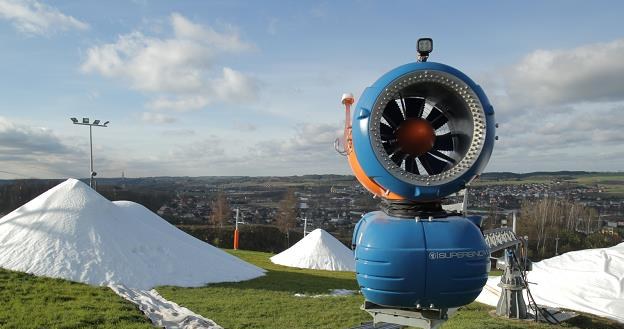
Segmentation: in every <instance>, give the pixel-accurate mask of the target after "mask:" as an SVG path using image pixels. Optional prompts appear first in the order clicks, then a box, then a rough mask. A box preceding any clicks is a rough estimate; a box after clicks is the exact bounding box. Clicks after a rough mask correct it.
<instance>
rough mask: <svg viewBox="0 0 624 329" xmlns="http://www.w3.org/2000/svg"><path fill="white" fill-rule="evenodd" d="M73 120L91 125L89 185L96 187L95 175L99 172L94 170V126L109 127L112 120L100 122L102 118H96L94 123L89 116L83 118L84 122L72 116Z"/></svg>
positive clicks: (74, 122) (83, 124) (76, 123)
mask: <svg viewBox="0 0 624 329" xmlns="http://www.w3.org/2000/svg"><path fill="white" fill-rule="evenodd" d="M71 121H72V123H73V124H75V125H81V126H89V151H90V155H91V157H90V164H91V165H90V167H89V169H90V175H89V186H90V187H91V188H92V189H95V188H96V184H95V176H96V175H97V173H96V172H95V171H94V170H93V127H104V128H106V127H108V126H107V125H108V123H109V122H110V121H106V122H104V124H100V120H95V121H93V122H92V123H90V122H89V118H82V122H80V121H78V119H76V118H71Z"/></svg>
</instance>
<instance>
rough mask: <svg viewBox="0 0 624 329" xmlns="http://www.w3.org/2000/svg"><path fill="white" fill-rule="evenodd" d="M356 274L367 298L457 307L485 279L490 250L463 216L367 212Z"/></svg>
mask: <svg viewBox="0 0 624 329" xmlns="http://www.w3.org/2000/svg"><path fill="white" fill-rule="evenodd" d="M353 240H354V242H355V243H356V249H355V257H356V278H357V281H358V283H359V285H360V287H361V291H362V294H363V295H364V296H365V297H366V299H367V300H369V301H371V302H373V303H376V304H379V305H385V306H391V307H416V306H417V305H421V306H422V307H429V306H430V305H431V304H433V305H434V307H436V308H444V307H455V306H461V305H465V304H468V303H470V302H472V301H473V300H474V299H475V298H476V297H477V296H478V294H479V293H480V292H481V289H482V288H483V286H484V285H485V281H486V280H487V273H488V266H487V264H488V262H489V251H488V249H487V246H486V245H485V241H484V240H483V235H482V234H481V232H480V230H479V228H478V227H477V226H476V225H474V223H472V222H471V221H469V220H468V219H466V218H463V217H448V218H444V219H433V220H432V221H415V220H409V219H399V218H395V217H391V216H388V215H387V214H385V213H383V212H379V211H376V212H371V213H368V214H366V215H365V216H364V217H363V218H362V219H361V221H360V223H358V228H357V230H356V231H355V233H354V237H353Z"/></svg>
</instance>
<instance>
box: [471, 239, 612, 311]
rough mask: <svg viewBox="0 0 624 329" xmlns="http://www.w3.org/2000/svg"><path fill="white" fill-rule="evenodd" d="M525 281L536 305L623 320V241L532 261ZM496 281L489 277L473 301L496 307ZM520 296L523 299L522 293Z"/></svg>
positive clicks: (496, 279) (498, 288) (498, 293)
mask: <svg viewBox="0 0 624 329" xmlns="http://www.w3.org/2000/svg"><path fill="white" fill-rule="evenodd" d="M527 280H528V281H529V282H530V283H531V284H530V285H529V288H530V289H531V294H532V295H533V297H534V298H535V302H536V303H537V304H539V305H545V306H550V307H557V308H565V309H570V310H575V311H579V312H585V313H590V314H594V315H598V316H601V317H606V318H609V319H613V320H616V321H618V322H621V323H624V243H620V244H619V245H617V246H613V247H611V248H602V249H586V250H579V251H572V252H568V253H565V254H563V255H560V256H556V257H553V258H549V259H545V260H543V261H541V262H538V263H535V264H533V271H531V272H528V276H527ZM499 282H500V276H497V277H490V278H489V279H488V282H487V284H486V286H485V288H484V289H483V291H482V292H481V295H479V297H477V301H478V302H481V303H484V304H489V305H492V306H496V303H497V302H498V298H499V297H500V293H501V292H500V291H501V289H500V287H498V286H497V285H498V283H499ZM532 283H534V284H532ZM524 298H525V301H527V297H526V293H525V297H524Z"/></svg>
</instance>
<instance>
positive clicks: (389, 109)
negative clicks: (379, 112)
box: [383, 100, 405, 129]
mask: <svg viewBox="0 0 624 329" xmlns="http://www.w3.org/2000/svg"><path fill="white" fill-rule="evenodd" d="M383 118H384V119H386V121H387V122H388V123H389V125H390V127H392V128H393V129H397V128H398V127H399V125H400V124H401V122H403V120H405V118H403V113H401V109H400V108H399V105H397V103H396V101H394V100H391V101H390V102H389V103H388V105H386V108H384V111H383Z"/></svg>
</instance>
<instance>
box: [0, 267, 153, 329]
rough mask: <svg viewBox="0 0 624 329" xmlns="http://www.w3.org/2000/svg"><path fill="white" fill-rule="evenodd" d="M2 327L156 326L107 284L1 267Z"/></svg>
mask: <svg viewBox="0 0 624 329" xmlns="http://www.w3.org/2000/svg"><path fill="white" fill-rule="evenodd" d="M0 328H16V329H23V328H24V329H25V328H64V329H65V328H67V329H70V328H111V329H112V328H122V329H124V328H128V329H129V328H133V329H134V328H137V329H138V328H154V327H153V326H151V324H150V322H149V320H148V319H147V318H145V317H144V316H143V314H142V313H141V312H140V311H139V310H138V309H137V308H136V307H135V306H134V305H133V304H131V303H130V302H127V301H125V300H124V299H122V298H121V297H119V296H117V295H116V294H115V293H114V292H113V291H112V290H110V289H108V288H106V287H92V286H88V285H85V284H81V283H73V282H69V281H65V280H59V279H49V278H41V277H36V276H33V275H29V274H24V273H19V272H12V271H7V270H3V269H0Z"/></svg>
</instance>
